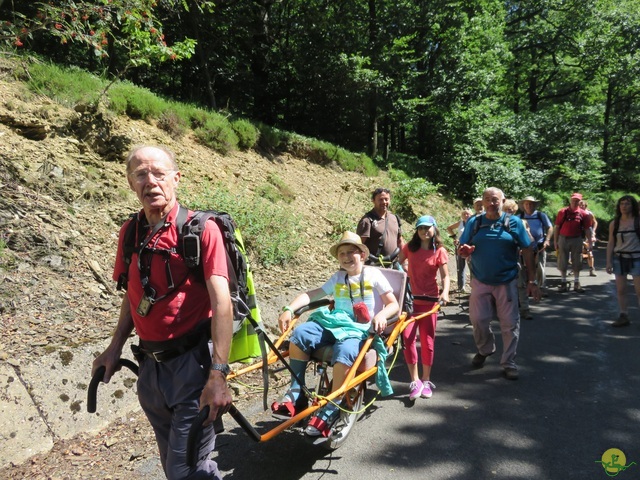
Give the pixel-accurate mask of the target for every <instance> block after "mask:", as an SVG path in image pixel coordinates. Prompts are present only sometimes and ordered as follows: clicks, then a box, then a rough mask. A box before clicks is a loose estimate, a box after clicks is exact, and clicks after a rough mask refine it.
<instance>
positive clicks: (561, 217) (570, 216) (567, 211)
mask: <svg viewBox="0 0 640 480" xmlns="http://www.w3.org/2000/svg"><path fill="white" fill-rule="evenodd" d="M555 223H556V226H560V225H561V227H560V231H559V232H558V233H559V234H560V235H562V236H563V237H581V236H582V235H583V231H586V230H587V229H588V228H589V227H590V226H591V216H589V215H588V214H587V212H585V211H584V210H583V209H581V208H578V209H577V210H571V207H565V208H563V209H562V210H560V211H559V212H558V216H557V217H556V222H555Z"/></svg>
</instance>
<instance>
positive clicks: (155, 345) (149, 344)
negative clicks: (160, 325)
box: [131, 322, 211, 363]
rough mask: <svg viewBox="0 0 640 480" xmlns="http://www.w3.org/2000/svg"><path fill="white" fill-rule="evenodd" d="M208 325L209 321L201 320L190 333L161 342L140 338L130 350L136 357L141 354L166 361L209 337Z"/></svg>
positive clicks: (158, 360) (157, 360) (159, 360)
mask: <svg viewBox="0 0 640 480" xmlns="http://www.w3.org/2000/svg"><path fill="white" fill-rule="evenodd" d="M210 325H211V323H210V322H203V323H201V324H200V325H198V327H196V329H195V331H193V332H192V333H188V334H186V335H183V336H182V337H179V338H172V339H171V340H165V341H162V342H153V341H149V340H142V339H141V340H140V345H131V350H132V351H133V354H134V355H135V356H136V357H137V356H138V355H141V354H142V355H146V356H147V357H149V358H151V359H152V360H155V361H156V362H158V363H160V362H168V361H169V360H172V359H174V358H176V357H179V356H180V355H182V354H183V353H187V352H188V351H190V350H193V349H194V348H195V347H197V346H198V345H200V342H202V341H204V340H208V339H209V338H211V329H210Z"/></svg>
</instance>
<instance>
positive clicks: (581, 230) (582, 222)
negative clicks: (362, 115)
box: [553, 193, 591, 293]
mask: <svg viewBox="0 0 640 480" xmlns="http://www.w3.org/2000/svg"><path fill="white" fill-rule="evenodd" d="M581 200H582V195H581V194H580V193H573V194H572V195H571V198H570V199H569V206H568V207H565V208H563V209H561V210H560V211H559V212H558V215H557V216H556V221H555V227H554V229H553V243H554V245H555V247H556V252H557V254H558V270H560V275H561V277H562V278H561V284H560V289H559V291H560V292H566V291H567V290H568V285H567V270H568V268H569V258H571V268H572V269H573V291H574V292H578V293H584V288H582V286H581V285H580V270H581V269H582V241H583V238H584V236H585V234H587V233H589V236H588V238H589V239H591V235H590V230H591V217H590V216H589V215H588V214H587V213H586V212H585V211H584V210H583V209H581V208H580V201H581Z"/></svg>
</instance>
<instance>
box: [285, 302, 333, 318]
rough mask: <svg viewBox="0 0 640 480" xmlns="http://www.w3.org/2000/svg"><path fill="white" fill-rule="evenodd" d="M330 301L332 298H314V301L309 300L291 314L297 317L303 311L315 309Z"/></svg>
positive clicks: (328, 303)
mask: <svg viewBox="0 0 640 480" xmlns="http://www.w3.org/2000/svg"><path fill="white" fill-rule="evenodd" d="M332 301H333V300H331V299H329V298H323V299H320V300H316V301H315V302H311V303H309V304H308V305H305V306H304V307H300V308H299V309H297V310H296V311H295V312H293V314H294V315H296V316H298V317H299V316H300V315H302V314H303V313H304V312H308V311H309V310H315V309H316V308H320V307H325V306H327V305H330V304H331V302H332Z"/></svg>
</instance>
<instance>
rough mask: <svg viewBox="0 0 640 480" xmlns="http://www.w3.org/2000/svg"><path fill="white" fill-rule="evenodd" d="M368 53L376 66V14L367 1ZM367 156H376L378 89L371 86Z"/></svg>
mask: <svg viewBox="0 0 640 480" xmlns="http://www.w3.org/2000/svg"><path fill="white" fill-rule="evenodd" d="M369 52H370V58H371V67H372V68H373V69H375V68H377V66H378V21H377V12H376V0H369ZM368 114H369V122H368V131H369V142H368V143H369V148H368V150H369V156H370V157H371V158H375V157H376V155H377V154H378V87H377V86H376V85H372V86H371V91H370V92H369V112H368Z"/></svg>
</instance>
